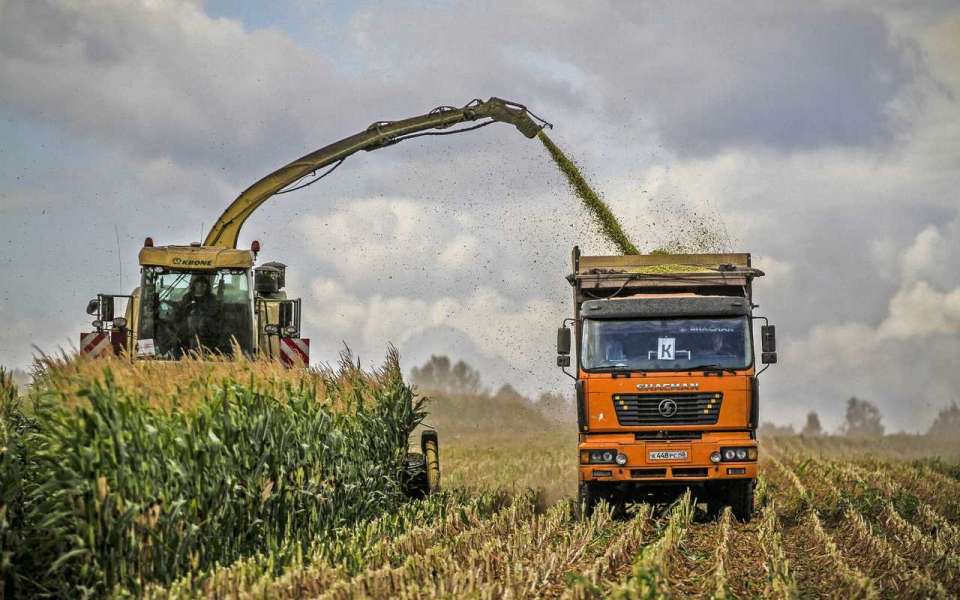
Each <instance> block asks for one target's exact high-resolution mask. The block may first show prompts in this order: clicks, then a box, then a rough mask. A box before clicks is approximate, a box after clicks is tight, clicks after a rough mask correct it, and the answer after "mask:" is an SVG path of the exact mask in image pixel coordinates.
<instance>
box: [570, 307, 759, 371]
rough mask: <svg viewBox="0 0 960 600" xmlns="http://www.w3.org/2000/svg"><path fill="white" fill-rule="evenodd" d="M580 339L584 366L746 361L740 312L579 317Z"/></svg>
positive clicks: (648, 367) (680, 366) (677, 367)
mask: <svg viewBox="0 0 960 600" xmlns="http://www.w3.org/2000/svg"><path fill="white" fill-rule="evenodd" d="M582 341H583V345H582V347H581V353H580V356H581V361H582V363H583V368H584V369H586V370H588V371H604V370H611V371H615V370H632V371H682V370H684V369H691V368H697V367H699V368H705V367H712V368H721V369H743V368H746V367H747V366H749V365H750V363H751V362H752V350H751V345H750V334H749V327H748V323H747V318H746V317H732V318H731V317H727V318H716V319H703V318H696V319H662V320H653V319H644V320H636V319H634V320H600V319H585V320H584V322H583V340H582Z"/></svg>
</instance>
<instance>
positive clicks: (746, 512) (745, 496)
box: [727, 479, 753, 523]
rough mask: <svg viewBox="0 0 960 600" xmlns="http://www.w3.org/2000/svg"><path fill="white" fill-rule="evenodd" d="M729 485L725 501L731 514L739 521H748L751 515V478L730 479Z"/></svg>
mask: <svg viewBox="0 0 960 600" xmlns="http://www.w3.org/2000/svg"><path fill="white" fill-rule="evenodd" d="M729 485H730V487H729V488H728V491H727V503H728V504H729V505H730V509H731V510H732V511H733V516H734V517H736V518H737V520H738V521H740V522H741V523H749V522H750V519H751V518H752V517H753V480H752V479H744V480H740V481H732V482H730V484H729Z"/></svg>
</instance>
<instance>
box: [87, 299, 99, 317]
mask: <svg viewBox="0 0 960 600" xmlns="http://www.w3.org/2000/svg"><path fill="white" fill-rule="evenodd" d="M99 312H100V300H99V299H97V298H94V299H93V300H91V301H90V302H87V314H88V315H94V316H95V315H96V314H97V313H99Z"/></svg>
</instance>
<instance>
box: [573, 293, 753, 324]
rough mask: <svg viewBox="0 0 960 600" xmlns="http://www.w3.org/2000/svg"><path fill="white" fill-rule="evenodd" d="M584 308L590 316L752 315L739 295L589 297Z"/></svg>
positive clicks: (612, 317) (611, 317)
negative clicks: (600, 298) (599, 298)
mask: <svg viewBox="0 0 960 600" xmlns="http://www.w3.org/2000/svg"><path fill="white" fill-rule="evenodd" d="M581 310H582V313H583V316H584V317H585V318H587V319H658V318H670V317H742V316H749V315H750V304H749V303H748V302H747V301H746V300H745V299H744V298H738V297H736V296H701V297H696V298H689V297H687V298H620V299H614V300H587V301H586V302H584V303H583V306H582V309H581Z"/></svg>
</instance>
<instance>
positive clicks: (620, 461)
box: [616, 452, 627, 467]
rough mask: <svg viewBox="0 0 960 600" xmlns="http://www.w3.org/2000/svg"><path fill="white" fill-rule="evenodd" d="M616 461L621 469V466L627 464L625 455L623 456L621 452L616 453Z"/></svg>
mask: <svg viewBox="0 0 960 600" xmlns="http://www.w3.org/2000/svg"><path fill="white" fill-rule="evenodd" d="M616 461H617V464H618V465H620V466H621V467H622V466H623V465H625V464H627V455H626V454H624V453H623V452H617V458H616Z"/></svg>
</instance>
